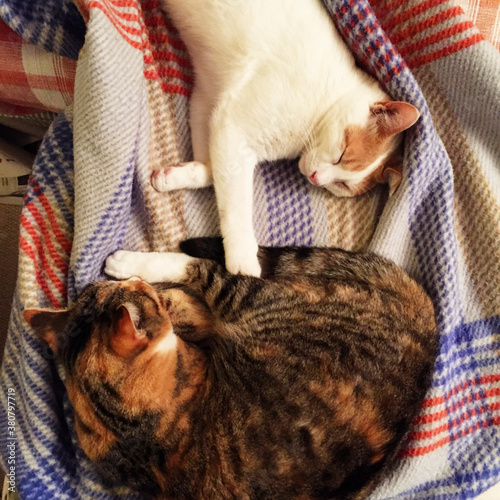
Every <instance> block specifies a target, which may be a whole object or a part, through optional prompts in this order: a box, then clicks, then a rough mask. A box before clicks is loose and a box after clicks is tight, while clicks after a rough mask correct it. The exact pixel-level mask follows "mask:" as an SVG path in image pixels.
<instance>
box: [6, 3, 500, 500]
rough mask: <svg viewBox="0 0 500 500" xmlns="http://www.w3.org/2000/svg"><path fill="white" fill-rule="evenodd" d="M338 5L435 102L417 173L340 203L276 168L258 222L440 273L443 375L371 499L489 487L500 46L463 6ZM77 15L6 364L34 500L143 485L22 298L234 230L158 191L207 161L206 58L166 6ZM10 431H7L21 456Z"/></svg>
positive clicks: (338, 15) (394, 75)
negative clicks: (120, 467)
mask: <svg viewBox="0 0 500 500" xmlns="http://www.w3.org/2000/svg"><path fill="white" fill-rule="evenodd" d="M38 2H40V3H42V2H43V4H44V5H45V4H46V0H38ZM54 2H55V0H52V2H51V3H54ZM6 3H7V4H12V5H9V6H8V7H7V10H8V12H9V13H10V14H11V17H10V20H9V21H8V22H9V24H11V25H12V22H13V20H14V21H15V19H16V17H15V16H18V17H19V19H18V20H17V21H15V22H16V23H17V24H18V25H19V26H31V28H30V29H31V30H34V29H35V27H36V23H37V18H36V17H34V15H33V12H38V10H37V9H36V8H35V9H32V12H31V13H30V17H29V18H26V19H25V18H23V15H24V14H23V12H24V11H23V10H22V9H21V8H20V7H19V6H18V5H17V4H18V3H19V4H24V2H22V1H21V0H17V1H16V0H10V2H5V1H4V2H3V7H2V8H3V9H4V10H0V13H2V15H4V13H5V5H6ZM34 3H37V2H36V1H35V2H34ZM61 3H62V4H63V5H66V6H67V3H66V2H61ZM481 3H483V2H481ZM0 5H2V4H0ZM324 5H325V8H326V9H328V11H329V13H330V14H331V17H332V20H333V22H334V23H335V24H336V26H337V27H338V29H339V31H340V33H342V35H343V37H344V39H345V40H346V42H347V44H348V45H349V47H350V48H351V50H352V51H353V53H354V54H355V55H356V56H357V58H358V59H359V61H360V64H362V65H363V66H364V67H365V68H366V69H367V70H368V71H369V72H371V73H372V74H373V75H374V76H375V77H376V78H378V80H379V81H380V82H381V83H382V85H383V86H384V87H385V88H386V89H387V91H388V92H389V93H390V94H391V95H392V97H393V98H395V99H401V100H406V101H408V102H411V103H412V104H414V105H415V106H417V107H418V108H419V109H420V111H421V113H422V117H421V119H420V120H419V122H418V123H417V124H416V126H415V127H413V128H412V129H411V130H410V131H409V132H408V133H407V134H406V137H405V159H404V180H403V183H402V185H401V186H400V188H399V190H398V191H397V193H396V194H395V196H393V197H391V198H390V199H387V196H386V193H385V191H384V190H383V189H382V188H381V187H380V188H378V189H376V190H375V191H373V192H370V193H367V194H365V195H363V196H360V197H357V198H353V199H336V198H334V197H333V196H331V195H330V194H329V193H327V192H326V191H325V190H321V189H318V188H316V187H314V186H312V185H310V184H309V183H308V182H307V181H306V179H304V178H303V177H302V176H301V175H300V174H299V173H298V170H297V165H296V162H281V163H280V162H278V163H277V164H273V165H270V164H263V165H261V166H259V167H258V169H257V172H256V178H255V200H256V204H255V214H254V221H255V231H256V234H257V237H258V239H259V242H260V243H262V244H268V245H287V244H298V245H329V246H340V247H343V248H347V249H358V248H368V249H370V250H372V251H375V252H377V253H379V254H382V255H385V256H387V257H389V258H391V259H393V260H394V261H395V262H396V263H398V264H399V265H401V266H402V267H403V268H404V269H406V270H407V271H408V272H409V273H410V274H411V275H412V276H414V277H415V278H416V279H417V280H418V281H420V282H421V283H422V284H423V285H424V286H425V288H426V289H427V290H428V292H429V293H430V295H431V297H432V298H433V300H434V303H435V306H436V311H437V320H438V324H439V327H440V331H441V342H440V351H439V358H438V361H437V364H436V369H435V374H434V378H433V383H432V387H431V389H430V391H429V393H428V395H427V397H426V399H425V401H424V403H423V405H422V410H421V413H420V415H419V416H418V417H417V418H416V419H415V421H414V422H413V426H412V429H411V431H410V433H409V435H408V437H407V440H406V443H405V446H404V447H403V449H402V451H401V453H400V460H399V463H398V466H397V468H396V470H395V471H394V472H393V474H392V475H391V477H389V478H387V480H386V481H385V482H384V483H383V484H382V485H381V486H380V487H379V488H378V489H377V490H376V491H375V492H374V493H373V495H372V497H371V498H373V499H377V500H380V499H429V500H430V499H435V498H440V499H449V500H452V499H458V498H464V499H465V498H474V497H476V496H477V495H478V494H479V493H481V492H482V491H484V490H486V489H487V488H489V487H491V486H492V485H494V484H496V483H497V482H499V480H500V358H499V354H498V353H499V352H500V294H499V290H500V203H499V198H500V173H499V170H498V166H499V164H500V128H499V127H498V124H499V123H500V89H499V87H498V75H499V74H500V55H499V54H498V52H497V51H496V50H495V48H494V47H493V46H492V45H491V44H490V43H489V42H486V41H485V40H484V37H483V35H482V34H481V33H480V32H479V31H478V30H477V29H476V27H475V26H474V25H473V24H472V23H471V22H470V21H469V20H468V19H467V18H466V17H465V16H464V14H463V10H462V9H460V8H458V6H457V5H456V4H455V3H453V2H451V1H445V0H409V1H404V2H403V1H399V0H397V1H396V0H389V1H387V0H381V1H375V0H374V1H372V2H371V4H370V3H368V2H367V1H365V0H336V1H334V0H324ZM78 8H79V11H80V12H81V14H82V17H83V19H85V21H86V23H87V34H86V38H85V46H84V50H83V51H82V52H81V54H80V58H79V62H78V66H77V69H76V80H75V95H74V103H73V105H72V106H70V107H68V108H67V109H66V110H65V111H64V113H61V114H60V115H59V116H58V118H57V119H56V121H55V122H54V124H53V126H52V127H51V129H50V130H49V133H48V134H47V136H46V138H45V140H44V142H43V144H42V147H41V150H40V152H39V154H38V157H37V159H36V163H35V167H34V172H33V177H32V179H31V182H30V186H29V191H28V195H27V197H26V200H25V207H24V210H23V215H22V221H21V235H20V248H21V255H20V266H19V280H18V285H17V292H16V297H15V299H14V304H13V309H12V316H11V325H10V332H9V337H8V340H7V347H6V352H5V358H4V362H3V366H2V372H1V375H0V385H1V391H0V399H1V400H2V403H3V404H5V403H6V396H7V390H8V388H11V389H14V390H15V393H16V405H17V407H16V436H17V441H16V453H17V455H16V457H17V463H16V469H17V480H18V485H19V492H20V496H21V497H22V498H23V500H24V499H35V498H36V499H40V498H41V499H53V498H57V499H59V498H71V499H72V498H96V499H110V498H128V499H132V498H139V497H137V496H134V495H133V494H132V493H130V492H127V491H125V490H123V489H115V490H112V489H109V488H107V487H106V486H105V485H103V484H102V483H101V481H100V480H99V478H98V477H96V476H95V474H94V473H93V472H92V468H91V466H90V464H89V462H88V460H87V459H86V458H85V457H84V456H83V454H82V451H81V449H80V448H79V446H78V444H77V442H76V439H75V434H74V425H73V415H72V411H71V406H70V404H69V401H68V398H67V394H66V392H65V390H64V386H63V384H62V382H61V379H60V375H62V374H59V373H58V371H57V369H56V367H55V366H54V364H53V362H52V360H51V359H50V353H49V352H48V351H47V349H46V348H45V347H44V345H43V344H42V343H41V342H40V341H39V340H38V339H36V338H34V336H33V334H32V332H31V331H30V329H29V328H28V327H27V325H26V323H24V321H23V319H22V311H23V310H24V309H25V308H27V307H46V306H52V307H62V306H64V305H66V304H67V303H68V301H71V300H74V299H75V298H76V296H77V294H78V293H79V292H80V291H81V290H82V288H83V287H84V286H85V285H86V284H88V283H90V282H92V281H94V280H97V279H102V278H103V274H102V266H103V262H104V260H105V258H106V257H107V256H108V255H109V254H110V253H112V252H114V251H115V250H117V249H120V248H125V249H131V250H156V251H161V250H172V249H175V248H176V246H177V244H178V242H179V241H180V240H181V239H183V238H185V237H186V236H198V235H213V234H216V233H217V231H218V223H217V210H216V205H215V199H214V195H213V190H212V189H202V190H197V191H179V192H172V193H165V194H159V193H157V192H156V191H154V189H152V187H151V184H150V176H151V173H152V172H153V170H155V169H159V168H162V167H165V166H166V165H169V164H174V163H177V162H179V161H181V160H183V159H188V158H190V156H191V145H190V136H189V127H188V121H187V111H188V99H189V94H190V90H191V88H192V73H191V66H190V62H189V57H188V54H187V52H186V50H185V47H184V45H183V43H182V41H181V39H180V37H179V35H178V33H177V32H176V31H175V28H174V27H173V26H172V24H171V22H170V21H169V19H168V17H167V16H166V14H165V13H164V12H162V11H161V10H160V5H159V1H158V0H85V1H84V0H78ZM45 12H46V10H45V8H41V7H40V17H39V18H38V23H39V24H40V29H43V27H44V26H45V24H46V23H47V22H50V23H52V22H53V23H55V24H54V26H52V25H51V26H50V29H51V30H53V29H55V30H56V31H57V30H58V29H59V28H60V29H62V30H64V29H66V28H65V27H64V26H65V25H64V24H63V21H64V20H65V19H66V18H65V17H64V16H62V17H57V16H56V17H54V19H53V20H50V21H47V19H46V17H45V15H43V14H44V13H45ZM12 13H15V14H12ZM4 18H5V17H4ZM58 23H59V24H58ZM58 47H59V49H61V47H60V45H59V46H58ZM89 145H92V147H89ZM0 426H3V428H7V415H6V413H2V414H0ZM9 442H10V441H9V436H8V435H7V434H5V433H4V434H2V436H1V437H0V455H1V456H2V460H3V465H4V467H5V465H6V460H7V453H8V451H7V444H8V443H9Z"/></svg>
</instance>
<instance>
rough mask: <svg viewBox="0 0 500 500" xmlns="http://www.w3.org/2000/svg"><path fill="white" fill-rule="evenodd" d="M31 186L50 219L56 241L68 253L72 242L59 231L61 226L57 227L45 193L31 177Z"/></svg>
mask: <svg viewBox="0 0 500 500" xmlns="http://www.w3.org/2000/svg"><path fill="white" fill-rule="evenodd" d="M30 183H31V184H32V186H33V192H34V194H35V195H36V196H37V198H38V199H39V200H40V203H41V204H42V206H43V208H44V209H45V213H46V214H47V217H48V219H49V221H50V225H51V226H52V230H53V231H54V235H55V237H56V238H57V241H58V242H59V243H60V244H61V246H62V247H63V248H64V250H65V251H66V252H67V253H68V254H69V253H70V252H71V248H72V246H73V245H72V243H71V242H70V241H69V240H68V239H67V238H66V236H65V235H64V234H63V232H62V231H61V228H60V227H59V224H58V223H57V219H56V217H55V215H54V212H53V210H52V206H51V204H50V202H49V200H48V199H47V197H46V196H45V194H44V193H43V191H42V188H41V187H40V185H39V184H38V183H37V182H36V181H35V180H34V179H32V180H31V182H30Z"/></svg>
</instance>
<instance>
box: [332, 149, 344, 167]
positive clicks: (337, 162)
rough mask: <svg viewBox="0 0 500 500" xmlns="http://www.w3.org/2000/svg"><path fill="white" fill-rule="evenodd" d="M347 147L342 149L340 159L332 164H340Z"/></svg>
mask: <svg viewBox="0 0 500 500" xmlns="http://www.w3.org/2000/svg"><path fill="white" fill-rule="evenodd" d="M344 153H345V149H344V151H342V154H341V155H340V156H339V159H338V160H337V161H332V165H338V164H339V163H340V162H341V161H342V158H343V157H344Z"/></svg>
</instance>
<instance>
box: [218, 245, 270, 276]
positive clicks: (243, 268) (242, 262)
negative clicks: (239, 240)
mask: <svg viewBox="0 0 500 500" xmlns="http://www.w3.org/2000/svg"><path fill="white" fill-rule="evenodd" d="M257 251H258V247H257V245H248V246H245V245H238V246H237V247H236V248H226V250H225V254H226V255H225V259H226V269H227V270H228V271H229V272H230V273H232V274H244V275H245V276H255V277H257V278H258V277H260V273H261V268H260V264H259V260H258V259H257Z"/></svg>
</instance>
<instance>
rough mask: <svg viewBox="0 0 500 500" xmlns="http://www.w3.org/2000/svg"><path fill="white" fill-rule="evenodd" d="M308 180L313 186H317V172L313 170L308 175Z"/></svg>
mask: <svg viewBox="0 0 500 500" xmlns="http://www.w3.org/2000/svg"><path fill="white" fill-rule="evenodd" d="M309 181H310V182H312V183H313V184H314V185H315V186H319V181H318V172H314V174H312V175H310V176H309Z"/></svg>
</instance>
